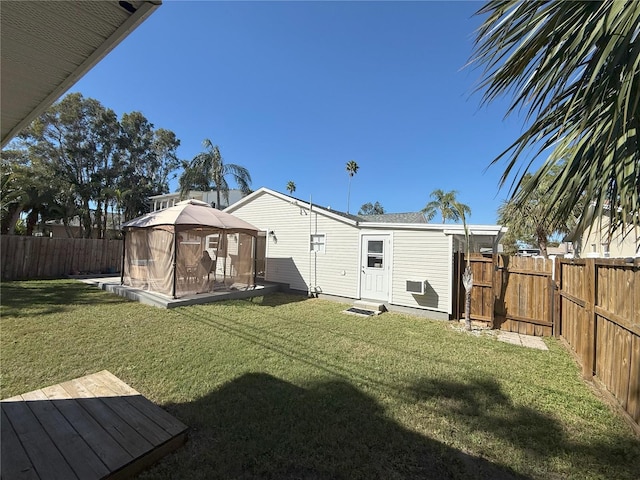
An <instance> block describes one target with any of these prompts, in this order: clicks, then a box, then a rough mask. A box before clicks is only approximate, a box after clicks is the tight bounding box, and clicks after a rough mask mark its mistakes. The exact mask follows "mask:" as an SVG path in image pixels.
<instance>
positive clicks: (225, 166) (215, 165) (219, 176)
mask: <svg viewBox="0 0 640 480" xmlns="http://www.w3.org/2000/svg"><path fill="white" fill-rule="evenodd" d="M202 145H203V146H204V148H205V150H206V151H204V152H201V153H199V154H197V155H196V156H195V157H194V158H193V160H191V162H189V163H188V164H185V165H184V172H183V173H182V175H181V176H180V196H181V197H183V198H184V197H186V195H187V194H188V193H189V191H190V190H196V189H202V190H215V191H216V197H217V202H218V203H217V204H216V207H217V208H220V197H221V195H222V196H223V197H224V199H225V201H226V202H227V203H229V184H228V183H227V180H226V178H225V177H226V176H228V175H231V176H232V177H233V179H234V180H235V182H236V184H237V185H238V187H239V188H240V190H242V192H243V193H245V194H246V193H250V192H251V188H250V185H251V175H250V174H249V170H247V169H246V168H245V167H242V166H240V165H236V164H234V163H224V161H223V159H222V155H220V148H219V147H218V146H217V145H214V144H213V143H212V142H211V140H209V139H208V138H206V139H205V140H204V141H203V142H202Z"/></svg>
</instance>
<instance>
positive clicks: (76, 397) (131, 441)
mask: <svg viewBox="0 0 640 480" xmlns="http://www.w3.org/2000/svg"><path fill="white" fill-rule="evenodd" d="M0 409H1V411H2V421H1V422H0V426H1V432H0V445H1V447H2V448H1V457H0V458H1V461H0V469H1V471H0V477H1V478H2V479H3V480H14V479H64V480H72V479H82V480H85V479H87V480H88V479H123V478H129V477H131V476H133V475H135V474H136V473H138V472H140V471H141V470H143V469H144V468H146V467H148V466H149V465H151V464H152V463H154V462H155V461H157V460H158V459H160V458H161V457H163V456H164V455H166V454H168V453H170V452H172V451H173V450H175V449H177V448H178V447H180V446H181V445H183V444H184V442H185V441H186V439H187V426H186V425H184V424H183V423H182V422H180V421H179V420H177V419H175V418H174V417H172V416H171V415H169V414H168V413H167V412H165V411H164V410H162V409H161V408H160V407H158V406H157V405H155V404H153V403H151V402H150V401H149V400H147V399H146V398H145V397H143V396H142V395H141V394H140V393H138V392H137V391H135V390H134V389H133V388H131V387H129V386H128V385H127V384H126V383H124V382H122V381H121V380H120V379H119V378H117V377H116V376H114V375H113V374H111V373H110V372H108V371H106V370H103V371H102V372H98V373H94V374H92V375H87V376H86V377H82V378H77V379H75V380H70V381H68V382H64V383H61V384H58V385H53V386H50V387H46V388H42V389H40V390H35V391H33V392H29V393H25V394H23V395H18V396H16V397H11V398H7V399H4V400H2V401H1V402H0Z"/></svg>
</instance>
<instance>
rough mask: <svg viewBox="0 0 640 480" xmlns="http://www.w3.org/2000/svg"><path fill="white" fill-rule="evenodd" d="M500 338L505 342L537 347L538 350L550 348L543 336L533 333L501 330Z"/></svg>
mask: <svg viewBox="0 0 640 480" xmlns="http://www.w3.org/2000/svg"><path fill="white" fill-rule="evenodd" d="M498 340H499V341H501V342H505V343H511V344H512V345H519V346H521V347H527V348H535V349H537V350H549V348H548V347H547V345H546V344H545V343H544V340H542V338H540V337H534V336H533V335H522V334H520V333H516V332H503V331H500V332H499V333H498Z"/></svg>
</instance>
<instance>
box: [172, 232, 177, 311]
mask: <svg viewBox="0 0 640 480" xmlns="http://www.w3.org/2000/svg"><path fill="white" fill-rule="evenodd" d="M177 230H178V229H177V228H176V227H175V225H174V227H173V298H174V299H175V298H177V297H176V282H177V281H178V262H177V258H178V232H177Z"/></svg>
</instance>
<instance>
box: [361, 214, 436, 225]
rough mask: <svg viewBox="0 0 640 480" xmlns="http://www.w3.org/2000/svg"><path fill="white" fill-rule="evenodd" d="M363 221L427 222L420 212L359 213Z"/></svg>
mask: <svg viewBox="0 0 640 480" xmlns="http://www.w3.org/2000/svg"><path fill="white" fill-rule="evenodd" d="M359 217H360V219H361V220H362V221H363V222H374V223H427V219H426V218H424V214H423V213H421V212H406V213H383V214H380V215H359Z"/></svg>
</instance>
